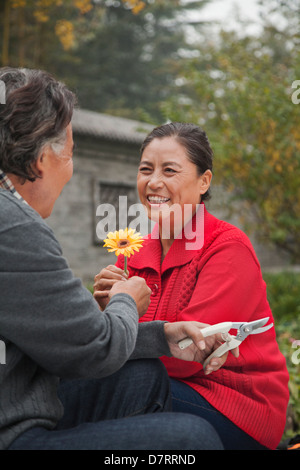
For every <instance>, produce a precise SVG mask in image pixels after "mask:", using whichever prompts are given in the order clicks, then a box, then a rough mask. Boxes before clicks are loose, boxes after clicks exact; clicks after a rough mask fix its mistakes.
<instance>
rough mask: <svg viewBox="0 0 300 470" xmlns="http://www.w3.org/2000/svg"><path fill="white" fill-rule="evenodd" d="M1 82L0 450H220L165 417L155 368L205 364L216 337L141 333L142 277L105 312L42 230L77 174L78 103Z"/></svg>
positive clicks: (185, 424) (35, 82)
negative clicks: (183, 343) (170, 361)
mask: <svg viewBox="0 0 300 470" xmlns="http://www.w3.org/2000/svg"><path fill="white" fill-rule="evenodd" d="M0 80H1V81H2V83H4V84H5V88H6V97H5V98H6V99H5V104H1V105H0V168H1V171H0V298H1V307H0V340H1V341H2V344H5V353H6V354H5V358H6V360H5V363H4V364H3V363H1V364H0V449H151V450H152V449H182V450H184V449H220V448H222V445H221V442H220V440H219V438H218V436H217V435H216V434H215V432H214V431H213V429H212V428H211V427H210V425H209V424H208V423H206V422H205V421H203V420H202V419H200V418H197V417H194V416H190V415H183V414H180V413H179V414H177V413H170V412H169V411H170V396H169V383H168V378H167V375H166V372H165V370H164V369H163V366H162V365H161V364H160V362H159V361H158V360H157V359H156V358H158V357H159V356H161V355H169V356H171V355H174V356H175V357H178V358H181V359H185V360H196V361H199V362H202V361H203V360H204V359H205V358H206V357H207V355H208V354H210V352H211V350H212V348H213V347H214V344H215V342H216V338H211V339H210V342H209V341H208V340H206V344H205V343H204V341H203V337H202V334H201V329H200V327H201V324H197V323H195V322H190V323H189V322H180V323H177V324H176V323H174V324H168V323H164V322H152V323H144V324H142V325H139V324H138V319H139V316H141V315H143V313H145V311H146V310H147V308H148V305H149V296H150V289H149V288H148V287H147V285H146V283H145V281H144V280H143V279H141V278H138V277H134V278H131V279H129V280H126V279H124V281H120V282H117V283H115V284H114V286H113V288H112V289H111V291H110V294H109V298H110V301H109V303H108V305H107V307H106V309H105V310H104V311H101V310H99V307H98V304H97V302H96V301H95V299H94V298H93V296H92V294H90V293H89V292H88V291H87V290H86V289H85V288H84V287H83V286H82V284H81V282H80V280H79V279H76V278H75V277H74V276H73V274H72V272H71V270H70V268H69V266H68V264H67V261H66V260H65V258H64V257H63V256H62V251H61V248H60V245H59V243H58V241H57V240H56V238H55V236H54V234H53V232H52V230H51V229H50V228H49V227H48V225H47V224H46V223H45V221H44V219H45V218H47V217H48V216H49V215H50V214H51V211H52V209H53V206H54V204H55V201H56V199H57V198H58V196H59V195H60V193H61V191H62V189H63V187H64V185H65V184H66V183H67V182H68V181H69V180H70V178H71V176H72V171H73V160H72V152H73V137H72V127H71V118H72V113H73V107H74V103H75V98H74V95H73V94H72V92H70V91H69V90H68V89H67V88H66V87H65V86H64V85H63V84H61V83H60V82H57V81H56V80H55V79H54V78H53V77H51V76H50V75H48V74H47V73H45V72H41V71H34V70H26V69H12V68H3V69H0ZM186 336H190V337H191V338H192V339H193V341H194V344H193V345H192V346H190V347H189V348H188V349H186V350H185V351H181V350H180V349H179V347H178V345H177V343H178V341H180V340H181V339H182V338H184V337H186ZM205 348H206V349H205ZM136 359H140V360H136ZM218 361H219V362H218V364H217V365H215V366H214V367H215V369H216V368H218V367H220V366H221V365H222V364H223V362H224V361H225V358H220V359H218ZM2 362H4V361H2ZM125 418H127V419H125Z"/></svg>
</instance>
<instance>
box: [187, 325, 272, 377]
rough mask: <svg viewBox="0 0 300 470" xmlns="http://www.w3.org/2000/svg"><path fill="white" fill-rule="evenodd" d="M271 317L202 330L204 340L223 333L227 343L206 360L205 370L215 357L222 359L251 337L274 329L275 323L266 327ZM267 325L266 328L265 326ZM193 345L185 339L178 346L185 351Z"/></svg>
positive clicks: (188, 339)
mask: <svg viewBox="0 0 300 470" xmlns="http://www.w3.org/2000/svg"><path fill="white" fill-rule="evenodd" d="M269 318H270V317H266V318H261V319H260V320H255V321H252V322H230V321H228V322H223V323H217V324H216V325H211V326H207V327H206V328H203V329H202V330H201V333H202V335H203V337H204V338H206V337H207V336H211V335H214V334H216V333H221V334H222V335H221V336H222V339H223V341H225V342H224V343H223V344H222V345H221V346H220V347H218V348H217V349H215V351H214V352H213V353H212V354H211V355H210V356H209V357H207V358H206V360H205V362H204V364H203V369H205V367H206V366H207V364H208V363H209V361H210V360H211V359H212V358H213V357H221V356H223V354H225V353H226V352H227V351H230V350H231V349H234V348H237V347H238V346H239V345H240V344H241V343H242V342H243V341H245V339H246V338H247V337H248V336H249V335H257V334H259V333H264V332H265V331H267V330H269V329H270V328H272V326H273V323H271V324H269V325H266V323H267V322H268V320H269ZM264 325H266V326H264ZM230 330H237V334H236V335H235V336H232V335H231V334H229V331H230ZM192 343H193V340H192V339H191V338H184V339H182V340H181V341H179V343H178V346H179V347H180V349H185V348H187V347H188V346H190V344H192Z"/></svg>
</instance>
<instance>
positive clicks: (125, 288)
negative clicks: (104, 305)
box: [108, 276, 151, 317]
mask: <svg viewBox="0 0 300 470" xmlns="http://www.w3.org/2000/svg"><path fill="white" fill-rule="evenodd" d="M116 294H128V295H130V296H131V297H132V298H133V300H134V301H135V303H136V307H137V311H138V314H139V317H142V316H143V315H144V314H145V313H146V312H147V310H148V307H149V304H150V295H151V289H150V288H149V287H148V286H147V284H146V281H145V279H143V278H142V277H138V276H133V277H131V278H130V279H128V280H127V281H119V282H116V283H114V285H113V286H112V288H111V289H110V291H109V293H108V297H109V299H111V298H112V297H113V296H114V295H116Z"/></svg>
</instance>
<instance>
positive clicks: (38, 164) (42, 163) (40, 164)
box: [32, 146, 50, 178]
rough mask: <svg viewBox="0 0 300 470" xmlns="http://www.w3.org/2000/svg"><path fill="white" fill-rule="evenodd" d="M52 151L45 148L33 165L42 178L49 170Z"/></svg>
mask: <svg viewBox="0 0 300 470" xmlns="http://www.w3.org/2000/svg"><path fill="white" fill-rule="evenodd" d="M49 153H50V149H49V147H48V146H47V147H43V149H42V150H41V152H40V154H39V156H38V158H37V159H36V161H35V162H34V163H33V164H32V166H33V169H34V170H35V173H36V174H37V175H39V177H40V178H42V177H43V175H44V172H45V169H46V168H47V164H48V159H49Z"/></svg>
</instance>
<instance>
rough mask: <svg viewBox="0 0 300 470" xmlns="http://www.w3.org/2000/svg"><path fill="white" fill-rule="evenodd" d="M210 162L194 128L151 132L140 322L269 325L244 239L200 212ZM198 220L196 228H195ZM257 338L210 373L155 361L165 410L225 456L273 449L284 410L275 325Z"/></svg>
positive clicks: (144, 178)
mask: <svg viewBox="0 0 300 470" xmlns="http://www.w3.org/2000/svg"><path fill="white" fill-rule="evenodd" d="M212 155H213V152H212V150H211V147H210V145H209V141H208V138H207V136H206V134H205V132H203V131H202V130H201V129H200V128H199V127H197V126H195V125H193V124H185V123H170V124H165V125H163V126H160V127H158V128H155V129H154V130H153V131H152V132H151V133H150V134H149V136H148V137H147V138H146V140H145V142H144V144H143V145H142V150H141V161H140V165H139V169H138V175H137V187H138V192H139V196H140V199H141V202H142V203H143V204H144V205H145V206H146V209H147V212H148V217H149V218H150V219H151V220H154V221H155V222H157V223H156V225H155V227H154V229H153V231H152V233H151V234H150V235H149V236H148V238H147V239H146V240H145V242H144V244H143V249H142V250H141V251H140V252H139V253H136V254H135V256H133V257H131V258H130V259H129V260H128V271H129V277H130V278H131V277H133V276H139V277H142V278H144V279H145V280H146V282H147V285H148V286H149V288H150V289H151V291H152V295H151V303H150V305H149V307H148V310H147V312H146V314H145V315H144V316H143V317H141V319H140V321H141V322H148V321H153V320H160V321H164V322H168V324H172V323H173V322H180V321H183V320H185V321H186V320H188V321H201V322H203V323H205V324H210V325H214V324H217V323H221V322H228V321H230V322H241V321H244V322H251V321H255V320H259V319H261V318H263V317H269V318H270V319H269V323H270V324H271V323H274V320H273V317H272V312H271V310H270V306H269V304H268V301H267V295H266V285H265V283H264V281H263V279H262V274H261V270H260V266H259V262H258V260H257V257H256V255H255V252H254V249H253V247H252V245H251V242H250V240H249V239H248V237H247V236H246V235H245V234H244V233H243V232H242V231H241V230H239V229H238V228H236V227H234V226H233V225H230V224H229V223H227V222H225V221H222V220H218V219H217V218H216V217H214V216H213V215H212V214H209V213H208V211H207V210H206V208H205V204H204V202H203V201H204V200H205V199H207V198H208V197H209V188H210V183H211V179H212ZM174 206H176V208H177V209H178V213H177V214H179V215H180V214H182V213H185V212H186V208H187V207H189V209H190V208H192V211H191V212H190V211H189V214H190V220H187V219H186V218H185V217H178V218H176V216H177V214H175V215H174V212H173V208H174ZM199 214H200V215H201V214H202V218H203V223H202V224H199V225H197V223H196V222H197V218H198V215H199ZM166 221H167V222H168V223H169V225H170V226H171V227H173V228H174V230H173V232H172V231H171V230H170V235H169V237H167V236H165V232H163V230H162V229H163V225H164V222H166ZM187 226H190V227H191V229H192V230H191V231H189V230H186V227H187ZM171 227H170V228H171ZM199 232H200V233H199ZM190 233H192V234H193V236H194V238H196V237H199V235H200V236H202V237H203V243H202V244H201V246H199V245H198V246H197V244H195V245H194V247H192V249H190V248H188V243H187V241H188V240H189V241H191V240H192V238H190V237H189V236H187V235H189V234H190ZM114 268H115V271H112V270H110V271H109V270H107V271H106V273H109V276H110V277H108V279H107V280H106V279H105V275H104V274H103V275H101V273H100V275H99V279H100V278H101V283H102V284H103V285H108V282H110V283H112V279H114V276H116V275H117V274H118V273H119V271H120V269H123V268H124V261H123V257H122V256H119V258H118V262H117V265H116V267H114ZM117 268H119V271H118V269H117ZM103 272H104V273H105V270H104V271H103ZM107 275H108V274H107ZM99 285H100V284H99ZM96 287H97V286H96ZM99 292H101V289H99ZM103 294H105V293H104V292H103ZM106 295H107V293H106ZM259 336H262V335H255V337H251V339H248V340H247V341H244V342H243V344H242V345H241V346H240V355H239V357H238V358H235V357H232V355H229V357H228V358H227V361H226V366H225V367H224V368H223V369H220V370H218V371H216V370H215V371H214V369H213V367H214V364H213V361H211V363H210V365H209V366H208V367H205V370H204V369H203V367H202V365H199V364H196V363H190V364H186V363H184V362H183V361H182V360H181V359H178V358H176V359H175V358H168V357H166V356H163V357H161V361H162V362H163V364H164V365H165V367H166V369H167V371H168V374H169V377H170V379H171V389H172V400H173V403H172V404H173V411H175V412H186V413H192V414H196V415H198V416H200V417H202V418H204V419H206V420H207V421H209V422H210V424H212V426H213V427H214V429H215V430H216V431H217V433H218V434H219V436H220V438H221V440H222V442H223V445H224V447H225V449H248V450H250V449H252V450H254V449H265V448H271V449H273V448H275V447H276V446H277V444H278V442H279V441H280V439H281V436H282V434H283V430H284V426H285V419H286V408H287V403H288V373H287V369H286V364H285V359H284V357H283V356H282V354H281V353H280V351H279V348H278V345H277V342H276V337H275V333H274V328H270V329H269V330H268V331H267V332H265V333H264V337H263V338H259ZM177 347H178V345H177ZM262 358H263V360H262ZM210 372H212V373H211V374H210Z"/></svg>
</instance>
